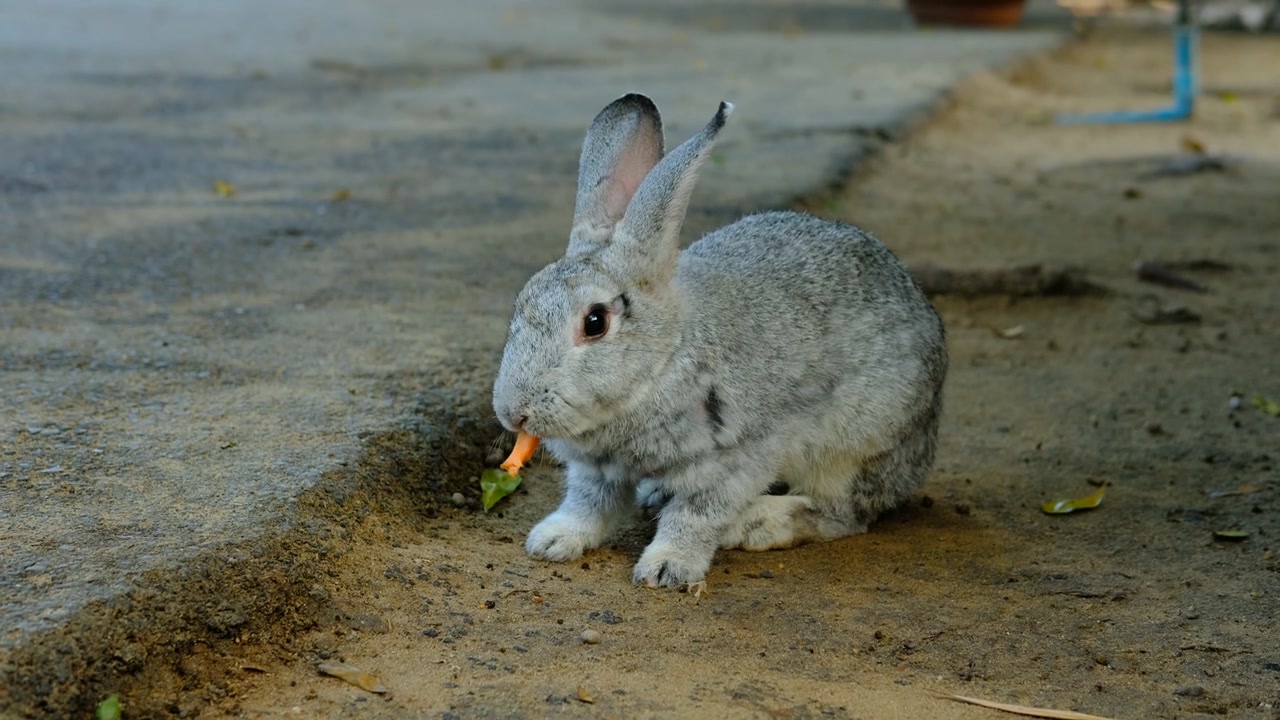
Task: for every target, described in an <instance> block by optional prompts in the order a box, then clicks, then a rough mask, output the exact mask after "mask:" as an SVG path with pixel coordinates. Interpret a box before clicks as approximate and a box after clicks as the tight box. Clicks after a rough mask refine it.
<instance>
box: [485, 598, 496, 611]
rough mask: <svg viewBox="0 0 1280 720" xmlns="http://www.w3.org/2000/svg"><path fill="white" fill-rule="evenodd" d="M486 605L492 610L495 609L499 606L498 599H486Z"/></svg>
mask: <svg viewBox="0 0 1280 720" xmlns="http://www.w3.org/2000/svg"><path fill="white" fill-rule="evenodd" d="M484 606H485V607H486V608H488V609H489V610H492V609H494V608H496V607H498V603H497V601H495V600H485V601H484Z"/></svg>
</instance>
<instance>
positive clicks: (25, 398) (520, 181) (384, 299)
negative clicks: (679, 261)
mask: <svg viewBox="0 0 1280 720" xmlns="http://www.w3.org/2000/svg"><path fill="white" fill-rule="evenodd" d="M0 18H3V19H2V21H0V65H3V67H4V68H5V71H4V72H3V73H0V390H2V391H0V651H4V652H7V651H11V650H13V649H14V648H19V647H21V646H22V645H23V644H24V643H25V642H26V641H27V640H28V639H29V638H30V637H32V636H33V633H38V632H41V631H46V630H49V629H56V628H58V627H60V626H63V625H64V624H65V623H67V622H69V621H70V620H71V619H72V618H74V617H75V616H76V615H77V613H80V612H81V611H82V610H83V608H84V607H85V606H86V604H87V603H91V602H93V601H101V600H104V599H110V598H112V597H115V596H117V595H118V594H120V593H122V592H124V591H126V590H127V589H128V588H129V587H131V583H132V582H133V580H134V579H135V578H136V577H137V576H138V575H139V574H140V573H143V572H145V571H165V570H166V569H171V568H179V567H181V566H183V565H184V564H185V563H188V562H189V561H190V560H191V559H192V558H194V557H197V556H200V555H201V554H207V553H210V552H216V551H217V549H218V548H219V547H221V546H223V545H224V544H227V543H244V542H246V541H252V540H253V539H254V538H256V537H260V536H263V535H264V534H270V533H272V532H277V531H279V530H280V529H282V528H286V527H289V526H290V525H291V524H292V522H293V514H294V513H295V508H296V505H297V500H298V497H299V495H300V494H301V493H302V492H303V491H304V490H306V489H307V488H309V487H311V486H312V485H313V484H314V483H316V482H317V480H318V479H319V478H320V477H321V476H322V474H323V473H324V472H325V471H326V470H328V469H331V468H333V467H335V466H337V465H338V464H339V463H342V462H345V461H348V460H350V459H351V458H352V457H353V456H354V455H355V454H356V453H357V452H358V451H359V449H360V445H361V442H360V441H361V438H362V436H364V435H367V434H368V433H371V432H379V431H383V430H386V429H388V428H391V427H394V426H395V425H396V423H397V422H398V421H399V420H401V419H403V418H404V417H405V416H406V415H407V414H410V413H411V412H412V410H413V398H406V397H404V396H403V395H401V394H400V393H399V391H398V390H397V389H396V388H395V383H394V382H391V380H390V379H392V378H396V377H400V376H403V375H406V374H410V375H415V374H416V375H417V376H419V377H435V375H432V373H437V372H446V373H447V371H442V370H440V368H442V367H444V364H445V363H448V362H451V361H452V362H462V363H464V364H466V365H467V366H468V367H470V368H472V369H478V370H479V372H478V373H477V374H476V375H475V376H476V377H481V378H483V377H484V376H485V373H486V372H488V370H489V369H491V368H492V367H493V364H494V363H495V362H496V358H497V353H498V351H499V349H500V346H501V343H502V340H503V337H504V332H505V324H506V320H507V313H508V308H509V303H510V300H511V298H512V297H513V295H514V293H515V292H516V291H517V290H518V289H519V287H520V285H521V284H522V283H523V281H524V280H525V279H526V278H527V277H528V275H530V274H531V273H532V272H533V271H535V270H536V269H537V268H538V267H540V266H541V265H542V264H544V263H545V262H547V261H549V260H550V259H551V258H553V257H554V256H555V255H556V254H557V253H558V252H560V250H561V248H562V246H563V243H564V239H565V237H566V231H567V227H568V220H569V213H570V211H571V207H572V196H573V190H574V188H573V181H574V178H575V165H576V159H577V158H576V152H577V149H578V147H579V144H580V142H581V136H582V133H583V131H584V129H585V126H586V124H587V122H588V121H589V120H590V118H591V116H592V115H593V114H594V113H595V112H596V110H598V109H599V108H600V107H602V106H603V105H604V104H605V103H607V102H608V101H610V100H611V99H613V98H614V97H616V96H618V95H619V94H621V93H623V92H625V91H630V90H641V91H644V92H646V93H649V94H650V95H652V96H653V97H654V98H655V99H656V100H657V102H658V103H659V106H660V107H661V108H662V109H663V111H664V114H665V116H666V119H667V127H668V136H669V142H670V143H672V144H674V143H676V142H679V141H680V140H682V139H683V138H684V137H685V136H687V135H688V134H689V133H691V132H692V131H693V130H694V129H695V128H697V127H699V126H701V124H702V123H704V122H705V121H706V118H707V117H709V115H710V113H711V112H712V111H713V110H714V108H715V105H716V103H717V102H718V101H719V100H721V99H722V98H723V99H730V100H732V101H734V102H735V103H736V104H737V106H738V112H737V113H736V114H735V116H734V124H733V126H732V128H730V130H729V131H728V132H727V133H726V134H725V136H724V142H723V144H722V146H721V147H720V148H719V150H718V153H717V155H718V157H717V161H716V162H715V163H712V164H711V165H710V166H709V167H708V168H707V170H706V172H705V173H704V178H703V181H702V182H701V184H700V186H699V189H698V190H697V192H696V194H695V197H694V200H693V205H694V207H693V209H692V211H691V222H690V227H689V228H687V235H688V236H689V237H690V238H692V237H694V236H695V235H696V234H697V233H698V232H700V231H703V230H706V229H707V228H709V227H710V226H711V224H712V223H714V222H720V221H723V220H726V219H730V218H731V217H732V216H733V215H734V214H737V213H739V212H742V211H746V210H751V209H757V208H761V207H767V206H779V205H783V204H785V203H786V202H787V201H788V199H790V198H792V197H795V196H799V195H804V194H806V193H810V192H812V191H814V190H815V189H819V188H822V187H823V186H824V185H826V184H829V183H831V182H832V181H833V180H834V179H836V178H837V177H839V175H840V173H841V172H843V171H845V170H847V169H848V167H849V166H850V164H851V163H852V162H853V161H854V160H855V159H856V158H858V157H859V156H860V154H861V153H863V152H865V151H866V150H867V149H868V148H870V147H873V146H874V145H875V143H876V142H877V138H878V137H880V136H883V135H885V134H891V133H893V132H895V131H897V130H898V129H900V128H901V127H903V126H904V125H905V124H907V123H910V122H911V121H912V120H913V119H914V118H917V117H919V115H920V113H921V112H923V111H925V110H926V109H928V108H929V107H931V106H932V105H933V103H935V102H936V101H937V99H938V98H939V97H940V96H941V94H943V93H944V92H945V91H946V89H947V88H949V87H951V86H952V85H953V84H954V83H955V82H957V80H958V79H960V78H962V77H963V76H964V75H966V74H968V73H970V72H972V71H974V70H976V69H979V68H983V67H987V66H990V65H992V64H994V63H1001V62H1004V61H1007V60H1008V59H1010V58H1011V57H1012V56H1014V55H1017V54H1019V53H1023V52H1027V51H1032V50H1038V49H1043V48H1046V47H1049V46H1051V45H1052V44H1054V43H1056V42H1058V41H1059V40H1060V39H1061V38H1062V34H1061V32H1060V31H1059V30H1055V29H1052V28H1051V27H1049V26H1045V27H1043V28H1040V29H1031V30H1023V31H1020V32H998V33H997V32H918V31H915V30H913V29H912V28H911V27H910V26H909V23H908V22H907V20H906V18H905V16H904V15H902V13H901V12H899V11H898V10H897V9H896V8H895V7H893V6H892V5H873V4H859V3H853V2H834V1H829V0H828V1H825V2H811V3H806V4H800V3H775V2H763V1H755V2H743V3H728V2H722V3H716V4H696V5H695V4H684V3H676V2H664V3H656V4H651V3H647V2H640V1H639V0H631V1H630V2H600V3H586V2H583V3H578V2H573V1H572V0H528V1H518V0H487V1H486V2H468V3H445V2H438V3H421V2H412V1H410V0H377V1H374V2H364V3H350V2H331V1H328V0H324V1H321V2H316V1H315V0H309V1H307V2H303V1H302V0H274V1H273V2H270V3H254V2H247V1H246V0H224V1H223V2H218V3H203V2H169V1H162V0H127V1H122V2H113V3H94V2H88V1H87V0H44V1H42V2H39V3H30V2H25V3H23V2H3V3H0ZM1033 24H1034V23H1033ZM219 180H221V181H226V182H229V183H232V184H234V186H235V187H236V189H237V192H236V194H235V195H234V196H233V197H226V198H224V197H219V196H218V195H217V194H215V192H214V183H215V181H219ZM343 190H346V191H349V192H350V198H349V199H345V200H335V199H334V198H335V194H336V193H338V192H339V191H343ZM922 190H924V189H923V188H922ZM458 358H464V360H462V361H458ZM472 384H473V385H474V384H476V383H475V382H472ZM483 389H484V388H483V387H480V388H478V390H483ZM472 390H477V388H472ZM450 392H451V391H450ZM478 420H480V421H483V420H487V419H486V418H479V419H478ZM494 427H495V429H496V424H495V426H494ZM0 660H2V658H0Z"/></svg>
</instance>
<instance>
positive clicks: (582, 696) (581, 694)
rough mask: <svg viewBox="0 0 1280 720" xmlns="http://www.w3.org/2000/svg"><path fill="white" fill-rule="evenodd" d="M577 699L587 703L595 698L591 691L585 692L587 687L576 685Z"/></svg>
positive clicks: (592, 701) (590, 702)
mask: <svg viewBox="0 0 1280 720" xmlns="http://www.w3.org/2000/svg"><path fill="white" fill-rule="evenodd" d="M578 699H579V700H581V701H582V702H584V703H587V704H588V705H590V704H592V703H594V702H595V701H596V699H595V698H594V697H592V696H591V693H589V692H587V689H586V688H584V687H582V686H581V685H579V686H578Z"/></svg>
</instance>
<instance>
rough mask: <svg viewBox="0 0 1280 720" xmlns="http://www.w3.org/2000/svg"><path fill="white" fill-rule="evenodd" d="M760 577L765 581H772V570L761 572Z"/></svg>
mask: <svg viewBox="0 0 1280 720" xmlns="http://www.w3.org/2000/svg"><path fill="white" fill-rule="evenodd" d="M760 577H762V578H764V579H765V580H772V579H773V571H772V570H761V571H760Z"/></svg>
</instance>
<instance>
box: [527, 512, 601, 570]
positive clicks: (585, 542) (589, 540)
mask: <svg viewBox="0 0 1280 720" xmlns="http://www.w3.org/2000/svg"><path fill="white" fill-rule="evenodd" d="M600 534H601V533H600V532H599V528H598V527H595V526H594V524H593V523H591V522H590V521H583V520H582V519H579V518H574V517H572V516H570V515H567V514H565V513H560V512H554V513H551V514H550V515H548V516H547V517H546V518H544V519H543V521H542V522H540V523H538V524H537V525H535V526H534V528H533V530H530V531H529V537H528V538H527V539H526V540H525V542H524V549H525V552H528V553H529V554H530V555H532V556H534V557H538V558H543V559H545V560H554V561H556V562H563V561H565V560H573V559H575V558H579V557H582V553H583V552H585V551H587V550H590V549H591V548H594V547H596V546H597V545H599V544H600V539H601V538H600Z"/></svg>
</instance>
